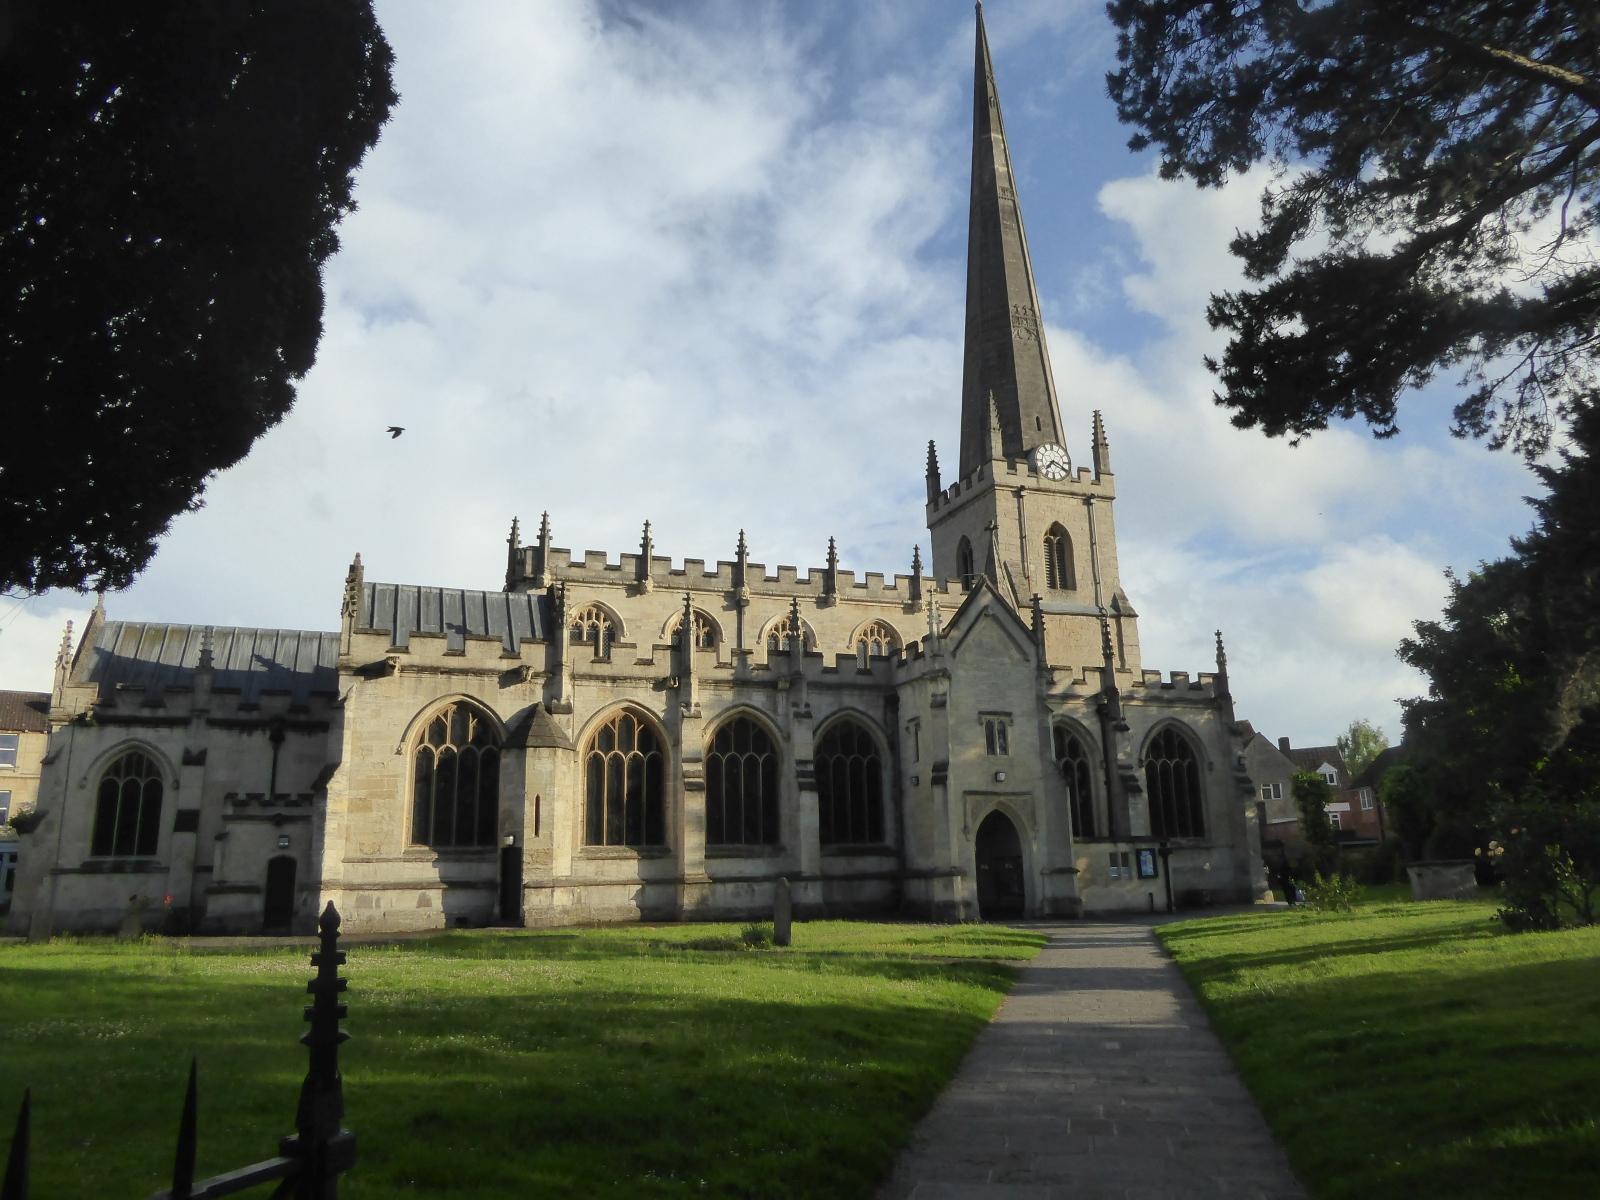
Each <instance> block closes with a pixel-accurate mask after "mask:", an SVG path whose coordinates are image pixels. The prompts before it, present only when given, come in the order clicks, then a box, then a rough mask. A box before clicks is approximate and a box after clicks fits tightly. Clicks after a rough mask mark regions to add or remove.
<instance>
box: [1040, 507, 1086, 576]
mask: <svg viewBox="0 0 1600 1200" xmlns="http://www.w3.org/2000/svg"><path fill="white" fill-rule="evenodd" d="M1044 583H1045V586H1046V587H1049V588H1057V589H1060V590H1063V591H1071V590H1072V589H1073V588H1076V587H1077V586H1078V580H1077V576H1076V573H1075V572H1074V570H1073V566H1072V535H1071V534H1069V533H1068V532H1067V531H1066V529H1065V528H1064V527H1063V526H1062V524H1061V522H1059V521H1057V522H1056V523H1055V524H1054V525H1052V526H1050V528H1049V529H1048V530H1047V531H1046V532H1045V535H1044Z"/></svg>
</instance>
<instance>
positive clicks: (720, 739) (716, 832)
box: [706, 717, 778, 846]
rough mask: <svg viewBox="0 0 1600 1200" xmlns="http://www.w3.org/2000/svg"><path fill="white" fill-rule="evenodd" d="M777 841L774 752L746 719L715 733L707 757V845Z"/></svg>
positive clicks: (764, 735)
mask: <svg viewBox="0 0 1600 1200" xmlns="http://www.w3.org/2000/svg"><path fill="white" fill-rule="evenodd" d="M777 841H778V748H777V746H775V745H774V744H773V742H772V738H771V736H770V735H769V734H768V733H767V731H766V730H765V729H763V728H762V727H761V726H760V725H758V724H756V722H754V721H752V720H751V719H750V718H749V717H735V718H734V719H733V720H731V721H729V722H727V723H726V724H725V725H723V726H722V727H721V728H720V729H718V730H717V733H716V736H715V737H714V738H712V739H711V748H710V750H709V751H708V752H707V753H706V845H708V846H773V845H776V844H777Z"/></svg>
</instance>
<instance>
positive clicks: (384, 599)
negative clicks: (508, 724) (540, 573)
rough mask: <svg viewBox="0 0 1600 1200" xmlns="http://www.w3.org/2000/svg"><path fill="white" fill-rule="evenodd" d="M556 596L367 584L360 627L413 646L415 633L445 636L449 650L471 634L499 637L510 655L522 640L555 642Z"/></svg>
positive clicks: (460, 645)
mask: <svg viewBox="0 0 1600 1200" xmlns="http://www.w3.org/2000/svg"><path fill="white" fill-rule="evenodd" d="M552 623H553V621H552V617H551V613H550V598H549V596H547V595H546V594H545V593H543V592H481V591H474V590H471V589H467V588H447V587H424V586H420V585H417V584H406V583H367V584H363V585H362V589H361V612H360V613H359V615H358V617H357V621H356V628H357V629H359V630H362V631H364V632H369V633H387V634H388V635H389V639H390V644H391V645H395V646H408V645H410V644H411V635H412V634H414V633H423V634H435V635H442V636H443V637H444V639H445V648H446V649H447V650H461V649H464V648H465V646H466V643H467V639H468V638H469V637H473V638H496V639H498V640H499V642H500V644H501V645H502V646H503V647H504V648H505V650H506V651H507V652H508V653H511V654H515V653H516V652H517V647H518V645H520V644H521V643H522V642H530V641H533V642H542V641H548V640H549V633H550V627H551V625H552Z"/></svg>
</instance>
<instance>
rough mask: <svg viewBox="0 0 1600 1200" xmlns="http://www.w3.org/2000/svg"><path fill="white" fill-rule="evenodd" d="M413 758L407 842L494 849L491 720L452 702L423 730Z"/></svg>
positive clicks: (496, 774) (495, 745)
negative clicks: (489, 847) (409, 823)
mask: <svg viewBox="0 0 1600 1200" xmlns="http://www.w3.org/2000/svg"><path fill="white" fill-rule="evenodd" d="M412 760H413V767H414V770H413V772H412V782H411V844H412V845H414V846H430V847H432V848H433V849H435V850H448V849H452V848H459V847H473V846H492V845H494V842H495V833H496V831H497V826H498V824H499V819H500V737H499V731H498V730H497V729H496V728H495V725H494V722H493V721H491V720H490V719H489V718H488V717H487V716H486V715H484V714H483V713H482V712H480V711H478V710H477V709H476V708H474V707H473V706H472V705H470V704H459V703H458V704H452V705H450V706H449V707H448V708H445V709H444V710H443V711H441V712H440V713H438V714H437V715H436V716H435V717H434V718H433V719H432V720H431V721H429V722H428V723H427V725H426V726H424V727H423V730H422V733H421V735H420V736H419V737H418V738H417V746H416V749H415V750H414V751H413V752H412Z"/></svg>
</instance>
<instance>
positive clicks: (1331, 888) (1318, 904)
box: [1306, 871, 1361, 912]
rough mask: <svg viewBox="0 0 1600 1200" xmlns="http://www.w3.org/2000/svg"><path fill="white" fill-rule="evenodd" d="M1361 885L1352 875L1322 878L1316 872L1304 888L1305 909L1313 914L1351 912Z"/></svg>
mask: <svg viewBox="0 0 1600 1200" xmlns="http://www.w3.org/2000/svg"><path fill="white" fill-rule="evenodd" d="M1360 894H1361V885H1360V884H1358V883H1357V882H1356V880H1355V876H1353V875H1343V874H1334V875H1328V876H1324V875H1323V874H1322V872H1321V871H1318V872H1317V873H1316V875H1315V877H1314V878H1313V879H1312V881H1311V883H1310V885H1309V886H1308V887H1307V888H1306V907H1307V908H1309V909H1311V910H1312V911H1313V912H1353V911H1354V910H1355V903H1356V897H1358V896H1359V895H1360Z"/></svg>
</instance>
